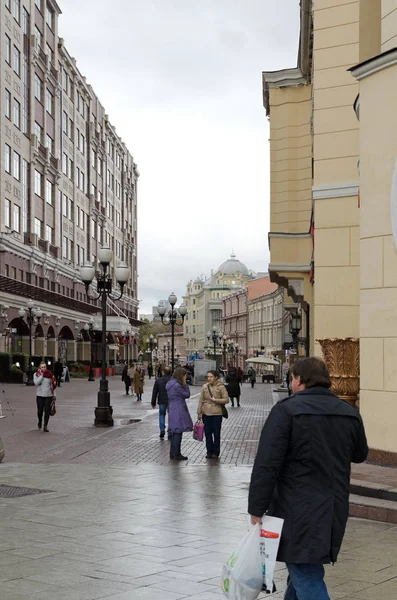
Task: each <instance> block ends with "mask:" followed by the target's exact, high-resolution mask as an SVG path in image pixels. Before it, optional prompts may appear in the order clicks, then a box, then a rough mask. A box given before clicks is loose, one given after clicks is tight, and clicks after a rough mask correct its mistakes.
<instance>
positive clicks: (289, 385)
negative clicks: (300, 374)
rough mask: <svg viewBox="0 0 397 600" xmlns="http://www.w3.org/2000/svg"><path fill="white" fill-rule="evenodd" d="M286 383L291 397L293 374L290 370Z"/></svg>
mask: <svg viewBox="0 0 397 600" xmlns="http://www.w3.org/2000/svg"><path fill="white" fill-rule="evenodd" d="M285 383H286V384H287V388H288V396H291V373H290V370H289V369H288V371H287V373H286V375H285Z"/></svg>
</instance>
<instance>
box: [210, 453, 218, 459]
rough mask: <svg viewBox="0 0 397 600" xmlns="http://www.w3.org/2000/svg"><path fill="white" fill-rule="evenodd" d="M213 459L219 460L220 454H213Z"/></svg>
mask: <svg viewBox="0 0 397 600" xmlns="http://www.w3.org/2000/svg"><path fill="white" fill-rule="evenodd" d="M211 458H216V459H218V458H219V456H218V454H212V456H211Z"/></svg>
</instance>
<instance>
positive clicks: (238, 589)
mask: <svg viewBox="0 0 397 600" xmlns="http://www.w3.org/2000/svg"><path fill="white" fill-rule="evenodd" d="M262 585H263V575H262V560H261V554H260V526H259V524H257V525H255V527H253V528H252V529H251V531H249V532H248V533H246V535H245V536H244V537H243V539H242V540H241V542H240V544H239V545H238V547H237V550H235V552H233V554H232V555H231V556H230V558H229V559H228V560H227V561H226V563H225V564H224V566H223V570H222V581H221V588H222V591H223V593H224V594H225V596H226V598H229V600H255V599H256V598H257V597H258V596H259V594H260V592H261V590H262Z"/></svg>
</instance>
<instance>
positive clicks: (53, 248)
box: [50, 244, 59, 258]
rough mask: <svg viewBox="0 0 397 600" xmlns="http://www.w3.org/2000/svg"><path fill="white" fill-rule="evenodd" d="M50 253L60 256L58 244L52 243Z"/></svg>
mask: <svg viewBox="0 0 397 600" xmlns="http://www.w3.org/2000/svg"><path fill="white" fill-rule="evenodd" d="M50 254H51V255H52V256H53V257H54V258H58V256H59V248H58V247H57V246H53V245H52V244H50Z"/></svg>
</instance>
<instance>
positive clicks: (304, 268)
mask: <svg viewBox="0 0 397 600" xmlns="http://www.w3.org/2000/svg"><path fill="white" fill-rule="evenodd" d="M269 271H276V272H277V271H283V272H284V271H287V272H290V273H310V265H305V264H303V265H287V264H284V265H282V264H281V265H276V264H272V263H270V264H269Z"/></svg>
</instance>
